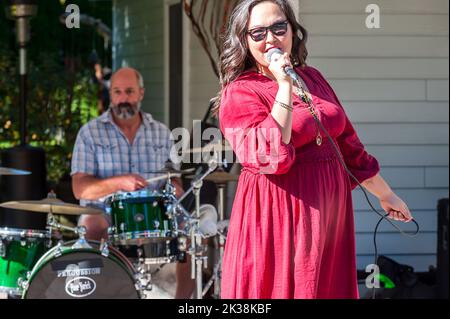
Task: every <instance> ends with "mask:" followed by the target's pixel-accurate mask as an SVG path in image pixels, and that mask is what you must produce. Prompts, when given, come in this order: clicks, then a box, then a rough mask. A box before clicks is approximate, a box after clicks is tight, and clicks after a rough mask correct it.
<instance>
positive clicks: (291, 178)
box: [220, 67, 379, 299]
mask: <svg viewBox="0 0 450 319" xmlns="http://www.w3.org/2000/svg"><path fill="white" fill-rule="evenodd" d="M296 71H297V73H298V74H300V76H301V77H302V79H303V80H304V82H305V84H306V86H307V87H308V89H309V90H310V93H311V95H312V97H313V102H314V105H315V107H316V113H318V116H319V119H320V120H321V122H322V123H323V125H324V126H325V128H326V129H327V130H328V132H329V134H330V135H331V136H332V138H333V139H334V141H335V142H337V145H338V147H339V150H340V152H341V154H342V155H343V158H344V159H345V163H346V165H347V166H348V168H349V169H350V171H351V172H352V173H353V175H355V176H356V178H357V179H358V180H359V181H360V182H362V181H364V180H366V179H367V178H370V177H372V176H374V175H376V174H377V173H378V171H379V165H378V162H377V160H376V159H375V158H374V157H372V156H370V155H369V154H368V153H367V152H366V151H365V150H364V146H363V145H362V144H361V142H360V140H359V138H358V136H357V135H356V133H355V131H354V129H353V127H352V124H351V123H350V121H349V120H348V118H347V116H346V114H345V112H344V110H343V108H342V106H341V105H340V103H339V101H338V99H337V97H336V95H335V93H334V91H333V90H332V88H331V87H330V85H329V84H328V83H327V81H326V80H325V79H324V77H323V76H322V75H321V74H320V72H319V71H317V70H316V69H314V68H312V67H306V68H305V69H303V70H300V69H297V70H296ZM277 91H278V85H277V83H276V82H275V81H272V80H270V79H269V78H267V77H265V76H263V75H260V74H258V73H256V72H253V71H246V72H244V73H243V74H242V75H241V76H240V77H239V78H238V79H236V80H235V81H234V82H232V83H231V84H229V85H228V86H227V87H226V88H225V89H224V91H223V94H222V100H221V108H220V127H221V130H222V132H223V134H224V136H225V138H226V139H227V140H228V141H229V142H230V144H231V146H232V147H233V150H234V151H235V153H236V155H237V157H238V159H239V161H240V163H241V164H242V166H243V169H242V172H241V175H240V178H239V183H238V187H237V191H236V195H235V200H234V204H233V209H232V214H231V219H230V224H229V229H228V235H227V241H226V246H225V253H224V258H223V265H222V291H221V297H222V298H252V299H260V298H264V299H266V298H277V299H281V298H302V299H303V298H358V287H357V272H356V252H355V234H354V220H353V207H352V197H351V190H352V189H353V188H354V187H355V186H356V183H355V182H354V181H352V180H351V179H350V177H349V176H348V174H347V173H346V172H345V170H344V168H343V167H342V165H341V164H340V163H339V161H338V159H337V157H336V155H335V153H334V151H333V149H332V146H331V144H330V143H329V141H328V139H327V138H326V135H325V133H323V132H322V133H321V135H322V137H323V143H322V145H321V146H318V145H317V144H316V142H315V139H316V135H317V124H316V122H315V121H314V119H313V118H312V116H311V114H310V113H309V111H308V109H307V108H306V104H305V103H303V102H302V101H301V100H300V99H299V98H298V97H294V98H293V107H294V111H293V123H292V137H291V141H290V143H289V144H285V143H283V142H282V141H281V131H280V128H279V126H278V124H277V123H276V122H275V120H274V119H273V117H272V116H271V114H270V112H271V108H272V105H273V103H274V100H275V96H276V93H277ZM261 132H262V133H261ZM264 132H266V133H264ZM268 132H270V133H268ZM269 135H271V137H272V138H271V139H270V138H267V136H269ZM261 172H264V174H261Z"/></svg>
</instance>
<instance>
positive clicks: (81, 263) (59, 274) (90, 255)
mask: <svg viewBox="0 0 450 319" xmlns="http://www.w3.org/2000/svg"><path fill="white" fill-rule="evenodd" d="M57 251H58V250H54V251H53V252H52V253H51V254H50V255H49V257H48V258H46V259H45V260H44V261H43V262H42V263H41V264H39V265H36V267H35V268H34V269H33V272H32V274H31V277H30V280H29V283H28V288H27V289H26V290H25V291H24V298H25V299H137V298H139V293H138V291H137V290H136V287H135V282H134V279H133V274H132V272H131V271H130V269H129V268H128V266H127V265H126V263H125V262H123V261H121V260H120V259H121V258H122V257H121V255H118V254H120V253H118V252H115V253H114V255H112V254H110V255H109V256H108V257H105V256H103V255H102V254H101V252H100V251H98V250H96V249H87V248H83V249H72V248H66V249H65V250H63V251H62V253H61V254H59V253H58V252H57ZM56 255H58V256H56Z"/></svg>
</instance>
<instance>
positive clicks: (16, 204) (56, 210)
mask: <svg viewBox="0 0 450 319" xmlns="http://www.w3.org/2000/svg"><path fill="white" fill-rule="evenodd" d="M0 207H3V208H11V209H18V210H26V211H30V212H38V213H52V214H62V215H82V214H89V215H97V214H103V210H101V209H97V208H92V207H83V206H79V205H74V204H69V203H65V202H63V201H62V200H59V199H57V198H45V199H42V200H26V201H13V202H5V203H1V204H0Z"/></svg>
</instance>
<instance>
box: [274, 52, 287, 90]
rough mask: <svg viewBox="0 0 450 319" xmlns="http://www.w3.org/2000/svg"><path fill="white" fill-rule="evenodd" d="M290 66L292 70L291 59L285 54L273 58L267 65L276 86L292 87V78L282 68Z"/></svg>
mask: <svg viewBox="0 0 450 319" xmlns="http://www.w3.org/2000/svg"><path fill="white" fill-rule="evenodd" d="M286 66H290V67H291V68H292V64H291V59H290V58H289V54H288V53H287V52H285V53H284V54H283V55H281V56H280V57H278V58H273V59H272V61H271V62H270V64H269V71H270V72H271V73H272V74H273V76H274V77H275V80H276V81H277V82H278V84H282V83H288V84H290V85H292V78H291V77H290V76H289V75H287V74H286V72H284V68H285V67H286Z"/></svg>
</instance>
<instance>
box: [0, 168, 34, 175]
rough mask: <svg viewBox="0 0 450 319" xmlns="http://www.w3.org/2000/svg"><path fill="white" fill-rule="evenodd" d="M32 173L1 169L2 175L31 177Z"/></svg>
mask: <svg viewBox="0 0 450 319" xmlns="http://www.w3.org/2000/svg"><path fill="white" fill-rule="evenodd" d="M29 174H31V172H29V171H23V170H20V169H14V168H8V167H0V175H29Z"/></svg>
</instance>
